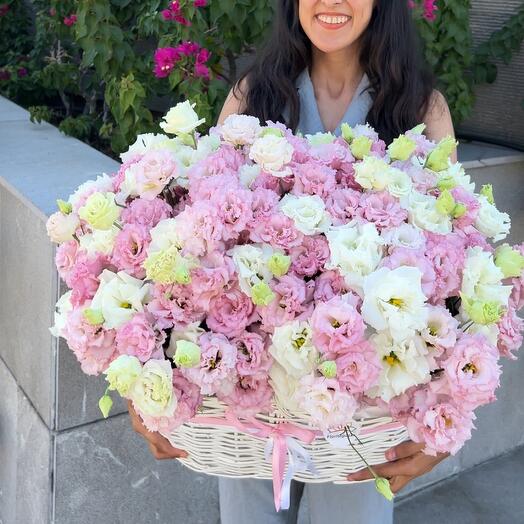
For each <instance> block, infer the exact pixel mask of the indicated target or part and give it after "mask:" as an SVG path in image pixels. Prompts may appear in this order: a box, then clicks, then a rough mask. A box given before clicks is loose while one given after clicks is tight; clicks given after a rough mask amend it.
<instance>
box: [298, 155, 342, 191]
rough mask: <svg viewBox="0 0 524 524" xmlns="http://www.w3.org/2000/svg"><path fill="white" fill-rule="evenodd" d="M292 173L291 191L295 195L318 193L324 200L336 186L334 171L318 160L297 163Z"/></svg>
mask: <svg viewBox="0 0 524 524" xmlns="http://www.w3.org/2000/svg"><path fill="white" fill-rule="evenodd" d="M294 175H295V184H294V185H293V190H292V193H293V194H295V195H318V196H319V197H321V198H322V199H324V200H325V199H326V198H327V197H328V196H329V195H330V193H331V192H332V191H333V190H334V189H335V186H336V180H335V175H336V171H335V170H334V169H331V168H330V167H327V166H326V165H324V164H322V163H320V162H313V161H310V162H307V163H305V164H298V165H297V166H296V169H295V170H294Z"/></svg>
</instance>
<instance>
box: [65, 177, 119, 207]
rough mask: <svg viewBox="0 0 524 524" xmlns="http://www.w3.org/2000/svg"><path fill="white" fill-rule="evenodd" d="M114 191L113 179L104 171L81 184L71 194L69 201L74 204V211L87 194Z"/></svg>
mask: <svg viewBox="0 0 524 524" xmlns="http://www.w3.org/2000/svg"><path fill="white" fill-rule="evenodd" d="M111 191H113V179H112V178H111V177H110V176H109V175H107V174H106V173H103V174H102V175H99V176H97V177H96V179H95V180H88V181H87V182H84V183H83V184H80V185H79V186H78V188H77V189H76V191H75V192H74V193H73V194H71V195H70V196H69V198H68V199H67V201H68V202H69V203H70V204H71V205H72V206H73V211H78V208H79V207H80V205H81V204H82V203H83V201H84V200H85V198H84V197H85V195H87V194H91V193H109V192H111Z"/></svg>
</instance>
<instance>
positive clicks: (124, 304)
mask: <svg viewBox="0 0 524 524" xmlns="http://www.w3.org/2000/svg"><path fill="white" fill-rule="evenodd" d="M120 307H121V308H122V309H131V308H132V307H133V306H132V305H131V304H130V303H129V302H122V303H121V304H120Z"/></svg>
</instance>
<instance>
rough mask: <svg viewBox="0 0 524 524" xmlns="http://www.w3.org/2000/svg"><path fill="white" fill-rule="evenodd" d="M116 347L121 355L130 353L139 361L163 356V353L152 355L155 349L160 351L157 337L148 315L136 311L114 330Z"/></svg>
mask: <svg viewBox="0 0 524 524" xmlns="http://www.w3.org/2000/svg"><path fill="white" fill-rule="evenodd" d="M115 342H116V349H117V351H118V352H119V353H120V354H121V355H131V356H133V357H136V358H138V360H140V362H147V361H148V360H149V359H150V358H163V354H160V355H159V356H155V357H154V356H153V353H155V351H157V350H159V351H160V352H161V351H162V348H161V346H160V347H159V345H158V338H157V333H156V331H155V329H154V328H153V325H152V323H151V319H150V318H149V315H147V314H146V313H144V312H140V313H137V314H136V315H134V316H133V318H132V319H131V320H129V321H128V322H126V323H125V324H122V326H120V327H119V328H118V330H117V332H116V338H115Z"/></svg>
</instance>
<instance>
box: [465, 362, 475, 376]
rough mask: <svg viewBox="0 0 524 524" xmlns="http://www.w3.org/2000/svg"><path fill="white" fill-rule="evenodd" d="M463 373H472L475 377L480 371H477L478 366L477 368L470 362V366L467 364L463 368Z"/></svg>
mask: <svg viewBox="0 0 524 524" xmlns="http://www.w3.org/2000/svg"><path fill="white" fill-rule="evenodd" d="M462 371H463V372H464V373H472V374H473V375H474V374H475V373H477V372H478V369H477V366H475V364H472V363H471V362H469V363H468V364H466V365H465V366H464V367H463V368H462Z"/></svg>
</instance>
